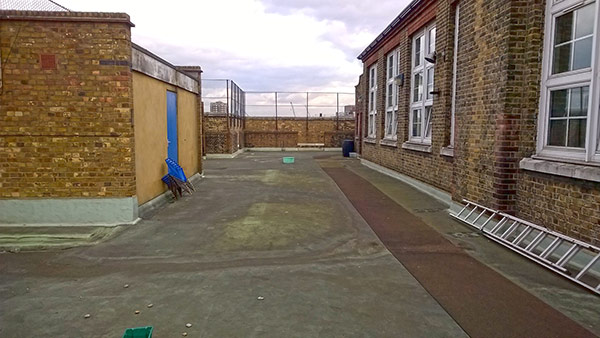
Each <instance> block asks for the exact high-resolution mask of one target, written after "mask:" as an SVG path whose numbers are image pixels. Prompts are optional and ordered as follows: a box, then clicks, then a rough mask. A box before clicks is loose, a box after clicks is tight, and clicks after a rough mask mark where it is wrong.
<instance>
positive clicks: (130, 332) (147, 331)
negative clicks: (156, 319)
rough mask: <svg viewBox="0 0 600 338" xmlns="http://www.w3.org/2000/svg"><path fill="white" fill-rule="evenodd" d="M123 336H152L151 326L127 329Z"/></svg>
mask: <svg viewBox="0 0 600 338" xmlns="http://www.w3.org/2000/svg"><path fill="white" fill-rule="evenodd" d="M123 338H152V326H144V327H134V328H131V329H127V330H125V333H123Z"/></svg>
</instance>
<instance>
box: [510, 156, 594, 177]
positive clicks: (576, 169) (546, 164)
mask: <svg viewBox="0 0 600 338" xmlns="http://www.w3.org/2000/svg"><path fill="white" fill-rule="evenodd" d="M519 168H521V169H523V170H529V171H537V172H541V173H544V174H550V175H558V176H565V177H570V178H575V179H580V180H586V181H592V182H600V167H596V166H589V165H583V164H575V163H565V162H558V161H551V160H546V159H541V158H529V157H526V158H524V159H522V160H521V162H519Z"/></svg>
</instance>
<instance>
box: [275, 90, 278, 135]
mask: <svg viewBox="0 0 600 338" xmlns="http://www.w3.org/2000/svg"><path fill="white" fill-rule="evenodd" d="M275 130H278V128H277V92H275Z"/></svg>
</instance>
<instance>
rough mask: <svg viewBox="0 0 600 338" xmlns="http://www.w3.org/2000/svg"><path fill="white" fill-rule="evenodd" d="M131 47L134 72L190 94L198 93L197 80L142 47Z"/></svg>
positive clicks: (135, 45) (134, 45) (198, 85)
mask: <svg viewBox="0 0 600 338" xmlns="http://www.w3.org/2000/svg"><path fill="white" fill-rule="evenodd" d="M131 47H132V51H131V68H132V69H133V70H134V71H137V72H140V73H143V74H145V75H148V76H150V77H152V78H155V79H157V80H160V81H163V82H166V83H168V84H171V85H173V86H176V87H179V88H182V89H185V90H187V91H190V92H192V93H195V94H199V93H200V84H199V83H198V80H197V79H195V78H193V77H192V76H190V75H188V74H187V73H185V72H183V71H181V70H179V69H178V67H177V66H175V65H173V64H171V63H170V62H168V61H166V60H165V59H163V58H161V57H159V56H158V55H156V54H154V53H152V52H151V51H149V50H147V49H145V48H144V47H142V46H139V45H137V44H135V43H132V44H131Z"/></svg>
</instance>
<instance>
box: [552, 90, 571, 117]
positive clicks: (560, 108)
mask: <svg viewBox="0 0 600 338" xmlns="http://www.w3.org/2000/svg"><path fill="white" fill-rule="evenodd" d="M567 93H568V91H567V89H563V90H555V91H553V92H551V93H550V117H564V116H567Z"/></svg>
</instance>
